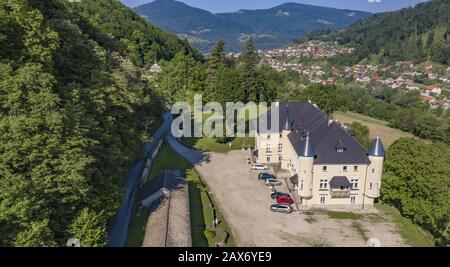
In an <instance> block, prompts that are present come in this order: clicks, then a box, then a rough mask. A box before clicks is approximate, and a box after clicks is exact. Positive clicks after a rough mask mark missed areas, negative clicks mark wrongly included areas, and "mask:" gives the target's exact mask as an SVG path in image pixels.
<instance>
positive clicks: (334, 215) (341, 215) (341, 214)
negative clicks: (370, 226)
mask: <svg viewBox="0 0 450 267" xmlns="http://www.w3.org/2000/svg"><path fill="white" fill-rule="evenodd" d="M327 214H328V217H329V218H331V219H340V220H359V219H362V217H363V216H362V215H361V214H356V213H353V212H345V211H328V212H327Z"/></svg>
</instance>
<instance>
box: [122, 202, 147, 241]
mask: <svg viewBox="0 0 450 267" xmlns="http://www.w3.org/2000/svg"><path fill="white" fill-rule="evenodd" d="M148 215H149V211H148V210H147V209H141V210H140V212H139V214H138V211H137V207H136V206H134V207H133V211H132V214H131V219H130V225H129V226H128V236H127V241H126V243H125V246H126V247H140V246H141V245H142V242H143V241H144V235H145V228H146V226H147V220H148Z"/></svg>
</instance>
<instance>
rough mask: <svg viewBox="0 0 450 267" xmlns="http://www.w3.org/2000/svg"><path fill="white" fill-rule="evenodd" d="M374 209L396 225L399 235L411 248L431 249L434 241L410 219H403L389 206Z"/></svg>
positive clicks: (381, 205) (378, 206) (379, 205)
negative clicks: (389, 218) (381, 212)
mask: <svg viewBox="0 0 450 267" xmlns="http://www.w3.org/2000/svg"><path fill="white" fill-rule="evenodd" d="M376 207H377V208H378V209H379V210H381V211H383V212H384V213H385V214H387V215H388V216H389V217H391V218H392V220H393V221H394V223H395V224H396V225H397V228H398V230H399V233H400V235H401V236H402V237H403V239H404V240H405V242H406V243H407V244H408V245H410V246H412V247H433V246H434V240H433V237H432V236H431V234H429V233H427V232H425V231H424V230H422V229H421V228H420V227H419V226H418V225H416V224H414V223H413V222H411V220H410V219H408V218H405V217H403V216H402V215H401V214H400V212H399V211H398V210H397V209H396V208H394V207H392V206H389V205H386V204H377V205H376Z"/></svg>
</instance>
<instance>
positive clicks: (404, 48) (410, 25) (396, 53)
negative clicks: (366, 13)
mask: <svg viewBox="0 0 450 267" xmlns="http://www.w3.org/2000/svg"><path fill="white" fill-rule="evenodd" d="M305 39H307V40H308V39H321V40H332V41H339V42H340V43H342V44H349V45H352V46H355V47H356V51H355V55H354V57H355V58H354V61H360V60H363V59H366V58H369V57H370V58H372V59H374V60H379V61H398V60H415V61H426V60H432V61H435V62H440V63H442V64H450V1H449V0H433V1H429V2H426V3H421V4H418V5H416V6H415V7H414V8H405V9H402V10H399V11H395V12H387V13H381V14H375V15H373V16H370V17H368V18H365V19H362V20H360V21H358V22H356V23H354V24H352V25H350V26H349V27H347V28H345V29H342V30H339V31H330V30H322V31H317V32H313V33H311V34H309V36H307V38H305Z"/></svg>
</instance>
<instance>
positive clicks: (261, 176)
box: [258, 172, 276, 180]
mask: <svg viewBox="0 0 450 267" xmlns="http://www.w3.org/2000/svg"><path fill="white" fill-rule="evenodd" d="M258 179H259V180H267V179H276V177H275V176H274V175H272V174H270V173H268V172H262V173H260V174H258Z"/></svg>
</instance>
